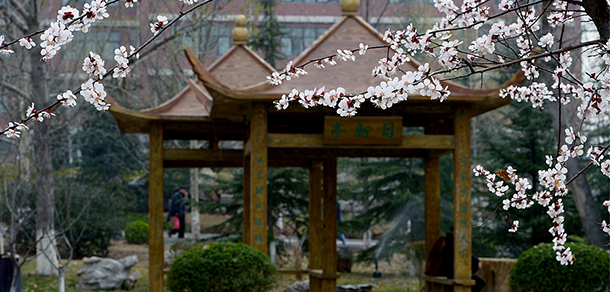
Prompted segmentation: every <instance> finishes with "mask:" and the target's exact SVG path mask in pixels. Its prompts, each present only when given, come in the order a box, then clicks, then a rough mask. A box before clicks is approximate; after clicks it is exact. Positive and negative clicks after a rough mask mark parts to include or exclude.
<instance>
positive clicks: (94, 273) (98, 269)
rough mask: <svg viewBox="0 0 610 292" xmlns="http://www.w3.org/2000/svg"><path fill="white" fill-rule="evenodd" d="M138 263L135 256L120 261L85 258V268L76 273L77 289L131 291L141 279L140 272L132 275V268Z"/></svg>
mask: <svg viewBox="0 0 610 292" xmlns="http://www.w3.org/2000/svg"><path fill="white" fill-rule="evenodd" d="M137 263H138V257H137V256H135V255H132V256H128V257H125V258H122V259H120V260H118V261H117V260H114V259H107V258H100V257H90V258H83V267H82V268H81V269H80V270H79V271H78V272H76V275H77V276H78V284H76V288H78V289H85V290H115V289H126V290H130V289H133V288H134V287H135V284H136V282H137V281H138V279H139V278H140V273H139V272H138V271H136V272H134V273H130V271H131V267H133V266H134V265H135V264H137Z"/></svg>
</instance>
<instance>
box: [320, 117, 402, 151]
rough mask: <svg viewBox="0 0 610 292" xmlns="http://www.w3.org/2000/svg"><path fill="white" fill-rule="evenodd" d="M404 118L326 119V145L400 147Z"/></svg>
mask: <svg viewBox="0 0 610 292" xmlns="http://www.w3.org/2000/svg"><path fill="white" fill-rule="evenodd" d="M400 143H402V117H355V118H340V117H325V118H324V144H341V145H400Z"/></svg>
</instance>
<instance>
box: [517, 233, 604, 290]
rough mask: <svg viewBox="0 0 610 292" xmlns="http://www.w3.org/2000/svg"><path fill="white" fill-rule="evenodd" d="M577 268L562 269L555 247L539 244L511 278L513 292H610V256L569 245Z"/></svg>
mask: <svg viewBox="0 0 610 292" xmlns="http://www.w3.org/2000/svg"><path fill="white" fill-rule="evenodd" d="M566 246H567V247H570V249H571V250H572V253H573V254H574V264H573V265H571V266H562V265H561V264H560V263H559V262H558V261H557V260H556V259H555V257H556V254H555V251H554V250H553V245H552V244H550V243H547V244H540V245H537V246H535V247H532V248H530V249H528V250H526V251H525V252H523V253H522V254H521V255H520V256H519V258H518V260H517V263H516V264H515V267H514V268H513V269H512V271H511V274H510V289H511V292H530V291H535V292H545V291H549V292H558V291H562V292H570V291H574V292H585V291H586V292H591V291H604V292H608V291H610V279H609V278H610V276H609V274H608V271H610V254H608V253H607V252H606V251H604V250H603V249H601V248H599V247H596V246H590V245H586V244H582V243H568V244H566Z"/></svg>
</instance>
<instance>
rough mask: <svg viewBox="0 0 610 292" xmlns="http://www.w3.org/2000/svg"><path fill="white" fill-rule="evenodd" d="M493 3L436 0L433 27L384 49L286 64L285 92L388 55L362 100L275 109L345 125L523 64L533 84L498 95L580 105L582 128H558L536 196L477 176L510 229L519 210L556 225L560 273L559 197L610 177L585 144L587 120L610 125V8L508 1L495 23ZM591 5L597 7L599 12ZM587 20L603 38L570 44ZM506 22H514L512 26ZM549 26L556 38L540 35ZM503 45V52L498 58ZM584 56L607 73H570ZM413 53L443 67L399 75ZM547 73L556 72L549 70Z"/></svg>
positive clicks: (390, 34)
mask: <svg viewBox="0 0 610 292" xmlns="http://www.w3.org/2000/svg"><path fill="white" fill-rule="evenodd" d="M489 2H490V1H488V0H465V1H464V2H463V3H462V5H461V6H460V7H458V6H457V5H456V4H455V3H454V2H453V1H452V0H435V1H434V3H435V5H434V6H435V7H436V8H437V9H438V11H439V12H440V13H441V14H443V15H444V16H443V17H442V18H441V20H440V22H438V23H436V24H435V25H434V26H433V27H432V28H431V29H428V30H426V31H418V30H417V29H416V28H415V27H413V25H412V24H411V25H408V26H407V27H406V29H404V30H395V31H393V30H388V31H386V32H385V35H384V40H385V42H387V45H385V46H377V47H371V48H369V47H368V45H366V44H360V46H359V48H352V49H341V48H340V49H338V50H337V53H336V54H333V55H329V56H324V57H320V58H317V59H311V60H309V61H308V62H306V63H303V64H292V62H289V63H288V65H287V66H286V68H285V70H283V71H282V72H279V73H273V74H272V75H271V76H269V77H267V79H268V82H269V83H270V84H272V85H279V84H281V83H282V82H286V81H290V80H291V79H293V78H297V77H299V76H301V75H305V74H308V72H307V71H306V68H307V67H308V66H309V65H313V66H314V67H316V68H319V69H323V68H325V67H326V66H334V65H338V64H337V62H338V61H344V62H348V61H354V60H355V59H356V54H358V55H360V56H363V55H365V54H366V52H367V50H369V49H383V50H387V52H388V54H387V57H386V58H382V59H380V60H379V63H378V66H376V67H375V68H372V74H373V76H375V77H378V78H379V79H380V81H379V84H378V85H375V86H370V87H368V89H367V91H366V92H361V93H358V94H351V95H348V94H346V90H345V89H344V88H341V87H339V88H332V89H331V88H324V87H321V88H312V89H310V90H304V91H298V90H296V89H293V90H292V92H291V93H290V94H287V95H283V96H282V98H281V99H280V100H277V101H276V102H275V105H276V107H277V108H278V110H283V109H286V108H287V107H288V106H289V105H290V104H291V103H294V102H298V103H299V104H300V105H301V106H303V107H305V108H309V107H314V106H327V107H332V108H337V113H338V114H339V115H341V116H343V117H351V116H354V115H356V114H357V111H358V108H359V107H360V105H361V104H362V103H363V102H366V101H369V102H371V103H373V104H374V105H375V106H377V107H379V108H381V109H387V108H390V107H392V105H394V104H396V103H398V102H404V101H407V100H408V97H409V96H410V95H420V96H427V97H430V98H431V99H433V100H435V99H438V100H439V101H440V102H443V101H444V100H446V99H448V98H451V92H450V91H449V90H448V88H447V87H445V88H443V87H442V86H441V80H452V79H456V78H462V77H466V76H470V75H473V74H483V73H485V72H489V71H492V70H499V69H502V68H506V67H508V66H512V65H520V67H521V70H522V71H523V73H524V75H525V77H526V78H527V85H524V86H510V87H508V88H506V89H503V90H502V91H501V92H500V96H501V97H503V98H511V99H513V100H516V101H519V102H522V101H524V102H530V103H531V105H532V107H534V108H540V109H542V108H543V106H544V105H545V104H547V103H557V105H549V106H558V107H559V114H560V115H561V112H562V111H561V109H562V107H564V106H566V105H568V104H569V103H571V102H577V103H579V105H578V108H577V116H578V119H579V124H578V127H576V128H573V127H566V128H564V129H561V125H560V133H558V140H559V141H560V143H559V144H558V147H557V154H556V155H555V156H547V157H546V164H547V166H548V168H547V169H541V170H539V171H538V181H539V185H540V186H541V189H540V190H533V189H532V184H531V182H530V181H529V180H528V179H526V178H523V177H519V175H518V173H517V170H516V169H514V168H513V167H510V166H509V167H508V168H507V169H506V170H501V171H498V172H496V173H493V172H491V171H489V170H487V169H485V168H484V167H483V166H480V165H477V166H476V167H475V168H474V170H473V171H474V174H475V175H476V176H483V177H484V178H485V180H486V183H487V187H488V189H489V192H491V193H492V194H495V195H497V196H498V197H501V198H502V199H503V200H502V204H501V205H500V206H499V207H498V209H499V208H500V207H501V208H502V209H503V210H505V212H506V214H507V218H509V221H511V220H510V214H509V210H511V209H513V208H514V209H526V208H530V207H532V206H533V205H534V204H539V205H541V206H543V207H546V208H548V211H547V214H548V215H549V217H550V220H551V221H552V223H551V224H550V226H551V227H550V228H549V230H548V231H549V233H550V234H551V235H552V236H553V243H554V247H553V248H554V250H555V251H556V254H557V257H556V258H557V260H558V261H559V262H560V263H561V264H563V265H568V264H572V263H573V262H574V256H573V254H572V252H571V251H570V248H569V247H565V242H566V240H567V232H566V230H565V227H564V216H563V213H564V212H565V210H564V206H563V198H564V197H565V196H566V195H567V194H568V185H569V184H570V183H571V182H572V181H573V180H574V179H575V178H576V177H578V176H579V175H582V174H583V173H584V171H585V170H586V169H588V168H590V167H591V166H596V167H599V169H600V171H601V172H602V173H603V174H604V175H605V176H607V177H610V159H604V157H605V155H608V150H609V148H610V144H608V145H587V144H586V142H587V137H586V136H585V135H584V134H583V133H582V131H583V125H584V124H585V121H587V120H589V121H590V120H596V119H604V118H608V110H610V72H609V70H608V68H609V66H610V41H609V38H610V29H609V28H610V20H609V19H608V17H607V16H608V15H609V13H608V12H609V9H610V8H609V6H608V5H609V4H608V3H607V2H606V1H597V2H595V1H582V2H581V1H571V0H570V1H562V0H555V1H511V0H502V1H501V3H500V4H499V5H498V7H497V8H498V9H497V11H499V12H498V13H496V14H493V15H490V11H491V9H490V7H489V6H488V4H490V3H489ZM590 2H594V3H593V4H595V5H594V7H593V8H592V4H591V3H590ZM600 11H601V12H602V13H601V14H600ZM604 11H605V14H604ZM587 15H588V16H590V17H591V18H592V21H593V23H594V24H595V26H596V28H597V31H598V33H599V39H596V40H592V41H583V42H580V43H577V44H573V45H570V46H568V45H565V44H564V43H565V41H564V40H565V39H566V38H567V36H566V35H565V31H566V25H567V24H569V23H571V22H574V20H575V19H576V18H584V19H586V18H585V17H586V16H587ZM600 15H601V16H600ZM604 15H605V16H604ZM510 18H512V19H515V21H514V22H507V21H506V20H507V19H510ZM600 18H601V19H600ZM543 21H546V22H547V24H548V25H549V26H550V27H552V28H555V30H554V31H551V32H548V31H547V32H543V30H541V25H542V24H543V23H542V22H543ZM545 25H546V24H545ZM466 29H477V30H484V31H485V33H483V34H482V35H481V36H480V37H478V38H477V39H476V40H474V41H473V42H471V43H470V44H463V42H462V41H460V40H459V39H457V38H456V37H455V36H454V35H453V34H454V33H455V32H457V31H460V30H466ZM466 46H467V47H466ZM500 47H502V48H503V50H500ZM579 50H587V51H590V52H593V54H592V55H591V57H592V58H596V59H600V60H603V64H602V66H601V67H599V68H595V69H592V70H591V71H588V72H585V74H586V76H585V78H580V77H579V75H578V74H576V73H574V72H575V71H576V70H575V69H576V65H575V64H574V63H573V58H572V53H576V54H578V52H579ZM501 52H505V53H501ZM413 55H427V56H432V57H434V58H435V59H436V61H437V62H438V67H439V69H438V70H436V71H432V70H431V67H432V65H431V64H429V63H424V64H423V65H421V66H419V68H418V70H417V71H404V70H403V69H401V66H402V65H405V64H406V63H408V62H410V56H413ZM578 65H580V63H578ZM548 67H551V68H554V69H552V70H550V69H548ZM541 72H543V73H546V74H550V75H551V76H552V78H553V81H554V82H553V84H550V87H549V86H548V85H547V84H546V83H545V82H544V81H541V80H539V79H541V74H540V73H541ZM313 74H315V73H313ZM560 121H561V119H560ZM561 131H563V132H565V139H564V140H563V141H565V144H564V143H561V139H560V137H561V136H562V135H561V134H562V133H561ZM585 149H586V151H585ZM585 153H586V154H585ZM583 155H586V158H587V159H589V161H590V162H589V164H588V165H587V166H586V167H585V168H584V169H582V170H581V171H579V172H578V173H575V174H572V176H571V178H570V179H568V168H567V167H566V164H567V162H568V160H569V159H578V158H581V157H582V156H583ZM603 205H604V206H607V207H608V212H610V200H607V201H605V202H604V203H603ZM494 213H495V212H494ZM599 224H600V226H601V228H602V230H603V231H604V232H605V233H606V234H609V235H610V225H609V224H608V223H607V222H606V221H605V220H604V221H602V222H599ZM510 225H511V228H510V229H509V230H508V231H509V232H517V230H518V228H519V221H518V220H514V221H512V222H511V223H510Z"/></svg>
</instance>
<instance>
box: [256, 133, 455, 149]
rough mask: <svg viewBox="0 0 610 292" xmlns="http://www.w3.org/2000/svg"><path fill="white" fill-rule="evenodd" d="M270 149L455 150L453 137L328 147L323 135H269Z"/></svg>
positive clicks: (404, 137)
mask: <svg viewBox="0 0 610 292" xmlns="http://www.w3.org/2000/svg"><path fill="white" fill-rule="evenodd" d="M268 143H269V144H268V145H269V148H324V149H367V150H374V149H422V150H443V149H447V150H449V149H454V148H455V137H454V136H453V135H407V136H403V137H402V143H400V144H399V145H389V146H388V145H383V146H372V145H327V144H324V136H323V135H322V134H269V135H268Z"/></svg>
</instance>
